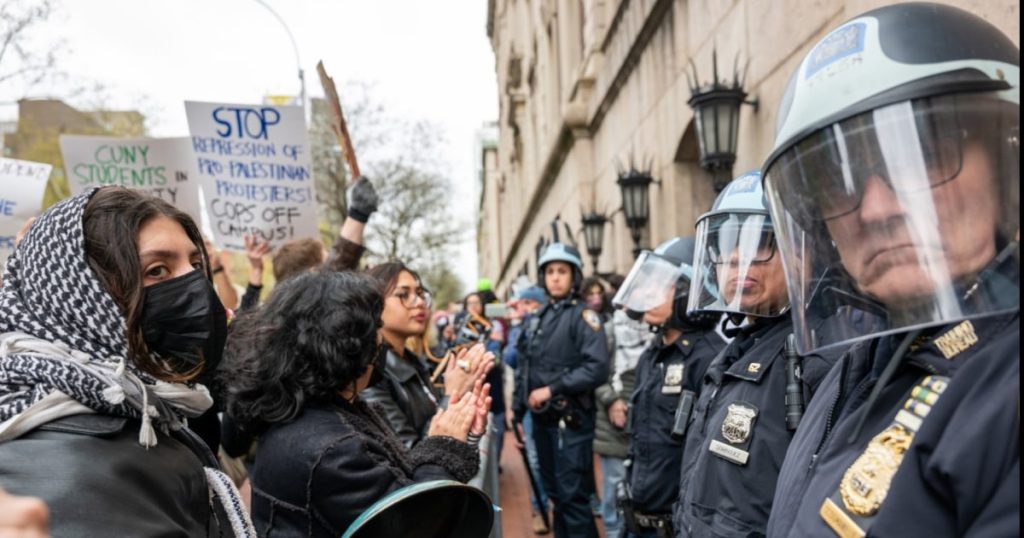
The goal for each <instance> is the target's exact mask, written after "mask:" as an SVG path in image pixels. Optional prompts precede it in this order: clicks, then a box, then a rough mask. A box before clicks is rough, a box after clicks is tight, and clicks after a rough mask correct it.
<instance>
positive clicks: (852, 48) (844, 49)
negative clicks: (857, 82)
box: [804, 22, 866, 79]
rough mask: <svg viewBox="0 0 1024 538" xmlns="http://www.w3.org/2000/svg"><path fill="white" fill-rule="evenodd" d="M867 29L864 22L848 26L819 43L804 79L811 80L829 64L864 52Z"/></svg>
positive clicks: (813, 52) (809, 58)
mask: <svg viewBox="0 0 1024 538" xmlns="http://www.w3.org/2000/svg"><path fill="white" fill-rule="evenodd" d="M865 28H866V27H865V25H864V23H862V22H855V23H852V24H848V25H846V26H843V27H841V28H839V29H838V30H836V31H835V32H832V34H830V35H829V36H828V37H826V38H825V39H823V40H822V41H821V43H818V46H816V47H814V50H812V51H811V54H810V55H809V56H808V60H807V71H806V73H804V78H805V79H809V78H811V76H813V75H814V74H815V73H817V72H818V71H820V70H821V69H822V68H824V67H826V66H828V65H829V64H832V63H834V62H836V61H838V60H840V59H842V58H845V57H847V56H850V55H851V54H856V53H858V52H861V51H863V50H864V34H865Z"/></svg>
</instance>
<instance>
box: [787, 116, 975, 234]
mask: <svg viewBox="0 0 1024 538" xmlns="http://www.w3.org/2000/svg"><path fill="white" fill-rule="evenodd" d="M908 106H909V105H908ZM921 108H922V109H921V110H918V109H915V110H914V112H913V113H910V112H908V111H906V110H902V111H901V110H896V111H894V113H892V114H887V115H885V116H883V118H882V119H888V121H887V122H885V123H880V122H879V118H878V117H873V116H872V115H871V114H870V113H868V114H862V115H861V116H856V117H854V118H850V119H848V120H845V121H843V122H841V123H839V124H835V125H832V126H830V127H827V128H825V129H822V130H821V131H819V132H818V133H816V134H815V135H812V136H810V137H808V138H807V139H805V140H803V141H802V142H800V143H799V144H797V145H796V147H795V148H794V149H793V151H792V152H791V153H790V154H789V155H788V156H786V157H785V158H783V159H780V162H779V164H780V165H781V166H779V176H780V178H781V179H783V181H781V182H775V183H776V184H777V185H779V186H780V187H781V186H782V185H785V187H783V188H780V189H779V194H780V196H781V198H782V202H783V205H785V206H786V207H792V208H794V209H796V210H797V211H799V212H800V213H802V214H804V215H808V216H810V217H812V218H814V219H816V220H826V221H827V220H832V219H836V218H839V217H842V216H844V215H847V214H850V213H852V212H854V211H856V210H857V209H858V208H859V207H860V204H861V201H862V200H863V198H864V191H865V187H866V185H867V182H868V179H869V178H872V177H874V178H878V179H880V180H881V181H883V182H884V183H885V184H886V185H887V186H888V187H889V188H890V189H891V190H892V191H893V192H898V193H902V194H909V193H914V192H924V191H927V190H929V189H934V188H935V187H938V186H939V185H942V184H944V183H947V182H949V181H952V180H953V179H955V178H956V177H957V176H958V175H960V171H961V169H962V168H963V146H964V141H965V140H966V139H967V131H966V130H964V129H962V128H959V126H958V125H956V123H955V120H953V121H950V120H949V119H948V118H945V117H944V115H942V114H937V113H933V112H932V111H931V110H929V109H926V108H924V106H923V105H922V106H921ZM901 113H902V116H900V114H901ZM876 116H877V114H876ZM892 118H895V119H892ZM910 118H913V119H910ZM910 134H916V136H917V138H916V140H912V141H911V142H910V143H901V142H903V141H904V140H906V139H907V138H908V135H910ZM922 172H923V173H922Z"/></svg>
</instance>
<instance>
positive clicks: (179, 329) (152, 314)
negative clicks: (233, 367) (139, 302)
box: [142, 270, 228, 372]
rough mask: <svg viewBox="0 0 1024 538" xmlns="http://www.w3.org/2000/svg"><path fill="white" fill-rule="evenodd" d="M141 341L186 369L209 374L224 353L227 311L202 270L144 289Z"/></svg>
mask: <svg viewBox="0 0 1024 538" xmlns="http://www.w3.org/2000/svg"><path fill="white" fill-rule="evenodd" d="M143 294H144V296H143V306H142V338H143V340H145V341H146V345H147V346H149V349H150V350H152V351H155V352H156V353H158V354H160V356H161V357H163V358H165V359H168V360H171V361H173V362H175V363H176V364H180V365H182V366H183V367H184V369H186V370H188V369H191V368H194V367H195V366H198V365H199V364H200V363H203V364H204V366H203V370H204V371H206V372H212V371H213V369H214V368H216V367H217V364H218V363H220V359H221V357H222V356H223V354H224V341H225V339H226V338H227V324H228V320H227V312H226V311H225V310H224V305H222V304H221V302H220V297H217V291H216V290H214V288H213V284H211V283H210V281H209V280H208V279H207V278H206V274H204V272H203V271H200V270H196V271H192V272H191V273H188V274H187V275H182V276H179V277H177V278H172V279H170V280H167V281H164V282H160V283H159V284H153V285H152V286H148V287H146V288H145V289H144V290H143Z"/></svg>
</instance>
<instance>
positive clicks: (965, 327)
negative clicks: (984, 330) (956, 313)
mask: <svg viewBox="0 0 1024 538" xmlns="http://www.w3.org/2000/svg"><path fill="white" fill-rule="evenodd" d="M977 343H978V335H977V333H975V332H974V324H972V323H971V320H964V321H962V322H960V323H959V324H958V325H957V326H956V327H953V328H952V329H950V330H948V331H946V333H945V334H943V335H942V336H939V337H938V338H936V339H935V347H937V348H939V351H941V352H942V356H943V357H946V359H952V358H953V357H955V356H957V355H959V354H960V353H963V352H964V351H965V350H966V349H967V348H969V347H971V346H973V345H974V344H977Z"/></svg>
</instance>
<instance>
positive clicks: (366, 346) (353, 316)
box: [218, 271, 384, 433]
mask: <svg viewBox="0 0 1024 538" xmlns="http://www.w3.org/2000/svg"><path fill="white" fill-rule="evenodd" d="M383 308H384V301H383V298H382V297H381V293H380V290H379V288H378V286H377V283H376V282H375V281H374V280H373V279H371V278H369V277H367V276H365V275H361V274H359V273H354V272H351V271H342V272H334V271H323V272H319V271H318V272H309V273H304V274H301V275H299V276H296V277H294V278H291V279H289V280H286V281H285V282H283V283H282V284H280V285H279V286H277V287H276V288H274V291H273V292H272V293H271V294H270V297H269V298H268V299H267V302H266V303H265V304H263V305H262V306H260V307H259V308H256V309H254V310H251V311H247V312H245V313H244V314H242V315H241V316H240V317H239V318H238V319H236V320H235V321H234V322H233V323H232V325H231V332H230V334H229V335H228V342H227V346H226V348H225V353H224V362H223V364H222V365H221V367H220V368H219V371H218V374H219V376H220V379H221V382H222V383H223V384H224V387H225V389H226V394H227V412H228V414H229V415H231V416H232V417H233V418H234V419H235V420H237V421H239V422H240V423H241V424H242V425H243V426H244V427H245V428H246V429H248V430H249V431H251V432H254V433H257V432H259V431H262V430H263V429H265V428H266V427H267V426H269V425H271V424H276V423H281V422H288V421H290V420H292V419H294V418H295V417H296V416H298V415H299V413H301V412H302V409H303V408H304V407H305V406H307V405H310V404H320V405H326V404H329V403H331V402H334V401H338V398H339V395H338V392H339V391H342V390H345V389H347V388H350V387H351V386H352V384H353V383H354V382H355V381H356V380H357V379H358V378H359V376H361V375H362V374H363V373H364V372H365V371H366V367H367V366H368V365H369V364H370V362H371V361H372V360H373V358H374V356H375V353H376V352H377V329H378V328H380V324H381V318H380V315H381V310H382V309H383Z"/></svg>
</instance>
